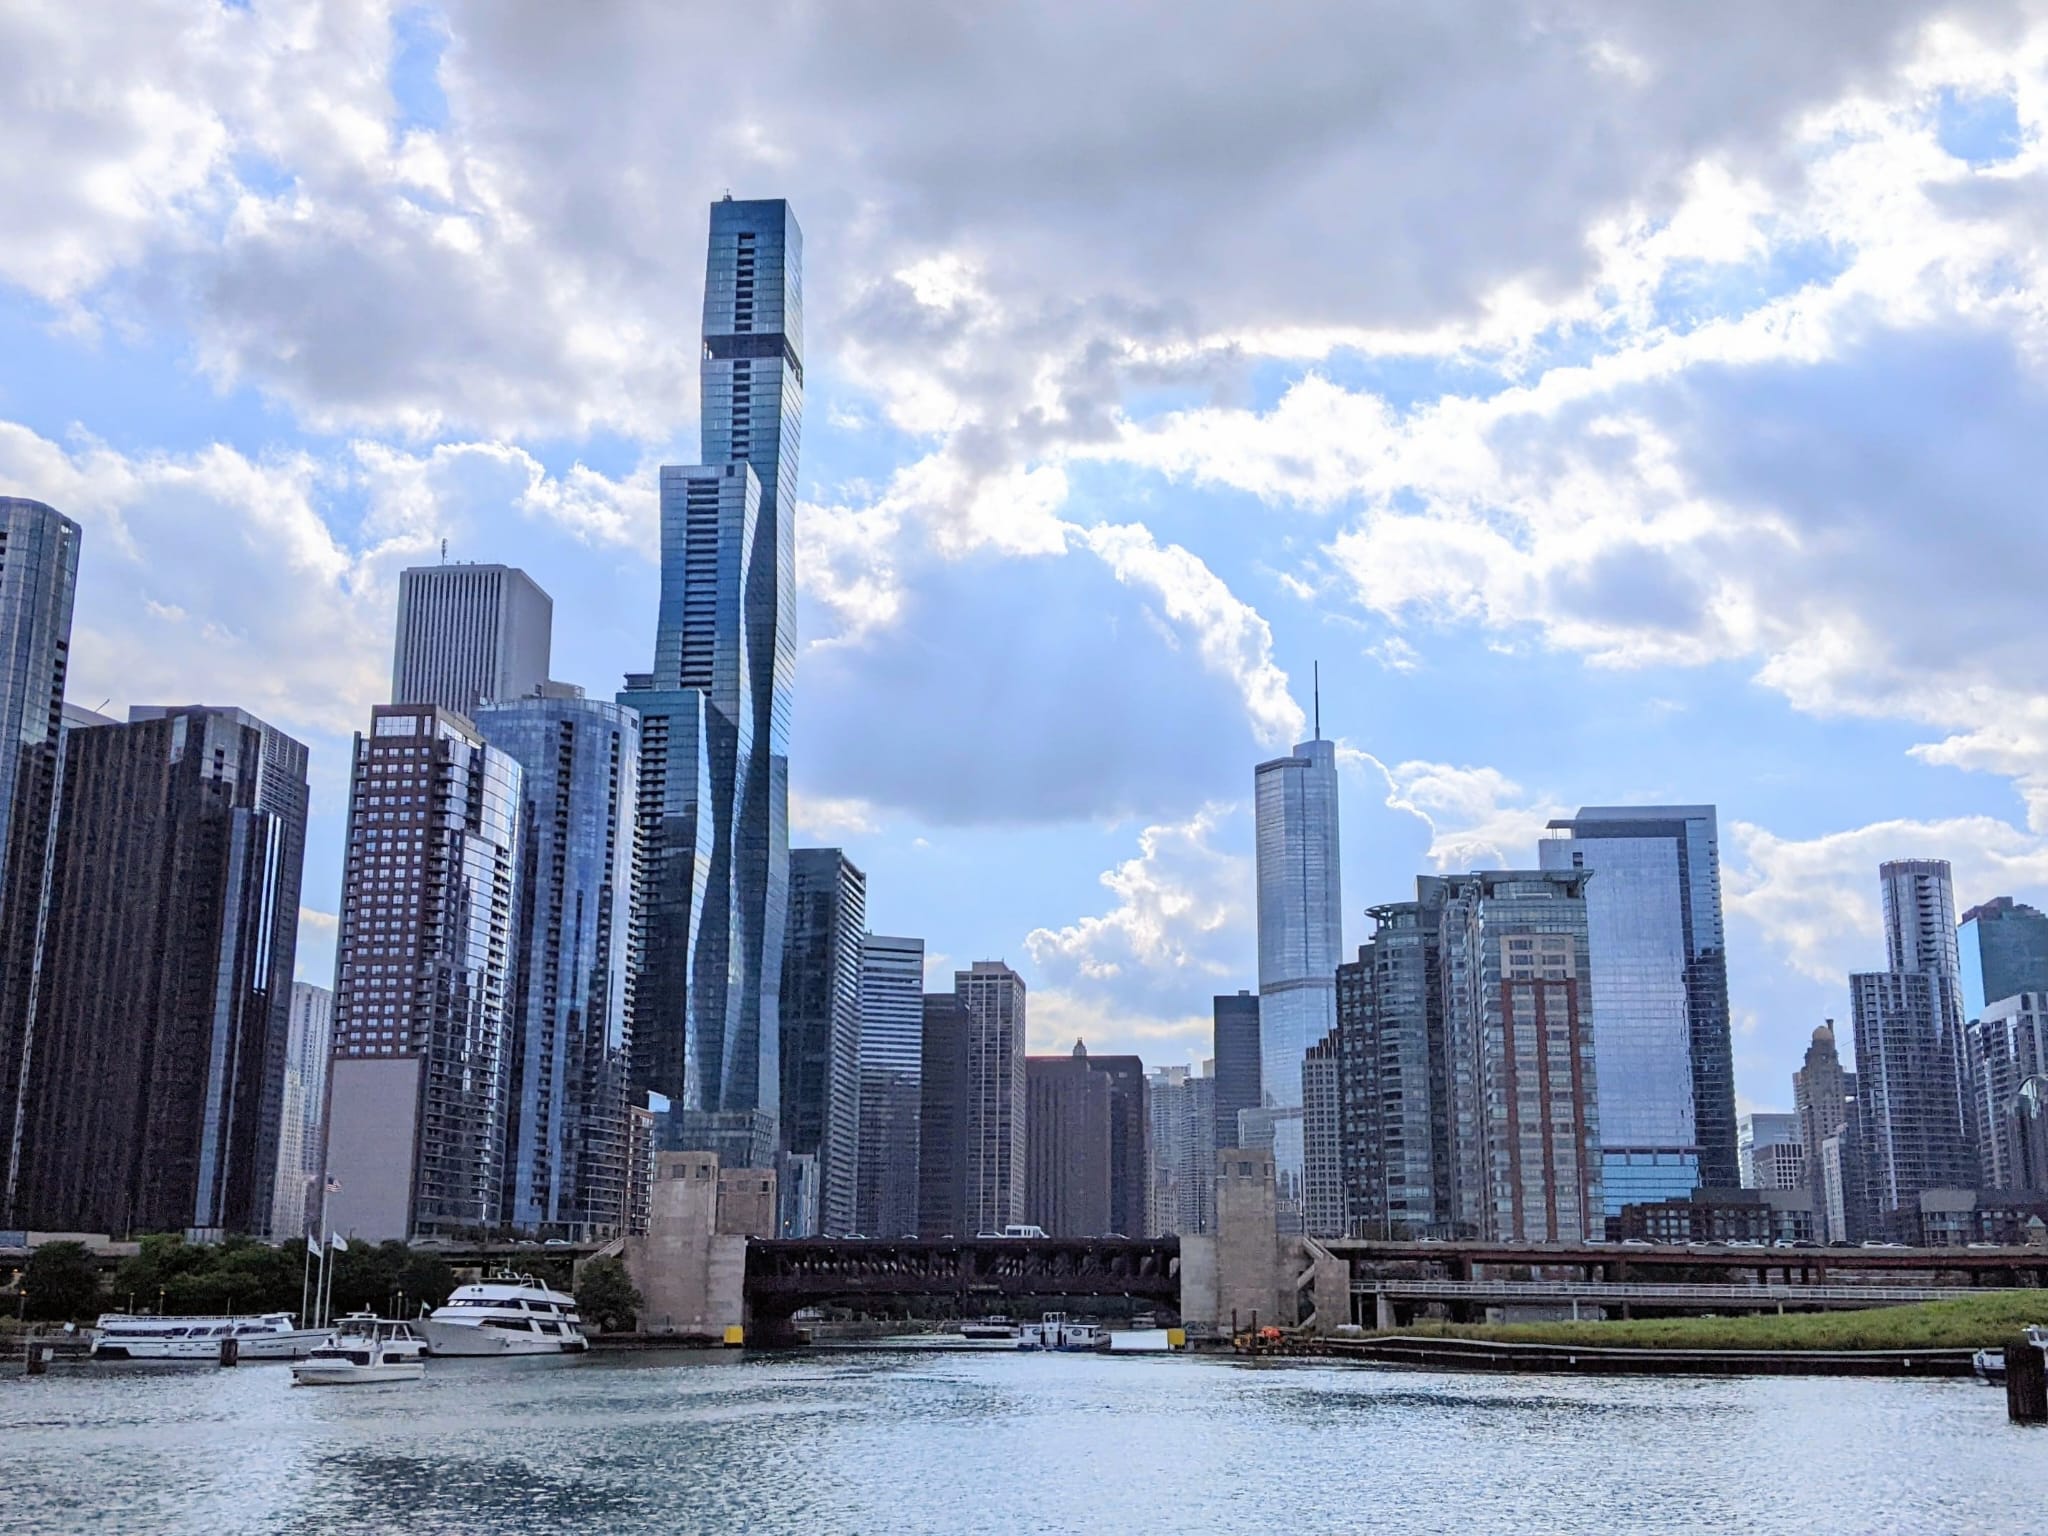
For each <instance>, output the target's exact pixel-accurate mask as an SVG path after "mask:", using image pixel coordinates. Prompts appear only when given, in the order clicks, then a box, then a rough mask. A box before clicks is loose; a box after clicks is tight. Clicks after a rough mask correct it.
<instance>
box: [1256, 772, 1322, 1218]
mask: <svg viewBox="0 0 2048 1536" xmlns="http://www.w3.org/2000/svg"><path fill="white" fill-rule="evenodd" d="M1253 784H1254V789H1255V792H1256V815H1257V833H1258V882H1259V1082H1260V1088H1261V1090H1262V1092H1263V1095H1264V1099H1265V1103H1266V1106H1267V1107H1268V1108H1271V1109H1279V1110H1290V1109H1291V1110H1296V1111H1298V1110H1299V1109H1300V1108H1301V1064H1302V1061H1303V1059H1304V1058H1305V1057H1306V1056H1307V1055H1308V1050H1309V1047H1310V1046H1312V1045H1314V1044H1315V1043H1316V1042H1317V1041H1319V1040H1321V1039H1322V1038H1323V1037H1324V1036H1325V1035H1327V1034H1329V1032H1330V1031H1331V1030H1333V1029H1335V1028H1336V1027H1337V967H1338V965H1339V964H1341V963H1342V961H1343V958H1344V955H1343V950H1344V900H1343V893H1342V891H1341V889H1340V887H1339V881H1338V868H1337V744H1336V743H1335V742H1333V741H1325V740H1323V739H1322V736H1321V735H1320V734H1318V735H1317V736H1316V738H1315V740H1313V741H1305V742H1303V743H1301V745H1299V746H1298V747H1296V748H1295V749H1294V755H1293V756H1292V757H1280V758H1275V759H1274V760H1273V761H1271V762H1269V763H1261V764H1259V766H1258V768H1257V769H1256V770H1254V773H1253ZM1301 1168H1302V1141H1301V1118H1300V1116H1299V1114H1295V1115H1291V1116H1290V1115H1282V1116H1280V1117H1278V1118H1276V1119H1275V1121H1274V1125H1273V1170H1274V1174H1275V1177H1277V1178H1278V1179H1279V1181H1280V1184H1281V1186H1282V1192H1283V1195H1286V1194H1291V1195H1294V1196H1298V1195H1299V1194H1300V1183H1301Z"/></svg>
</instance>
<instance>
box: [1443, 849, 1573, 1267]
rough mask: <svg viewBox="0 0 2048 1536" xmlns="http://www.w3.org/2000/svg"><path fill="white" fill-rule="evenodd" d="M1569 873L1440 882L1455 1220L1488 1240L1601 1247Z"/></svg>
mask: <svg viewBox="0 0 2048 1536" xmlns="http://www.w3.org/2000/svg"><path fill="white" fill-rule="evenodd" d="M1595 883H1597V880H1596V877H1592V876H1589V875H1588V874H1586V873H1583V872H1580V871H1577V870H1542V871H1536V870H1520V871H1497V872H1484V873H1478V874H1471V875H1460V876H1456V877H1453V878H1451V879H1447V880H1446V881H1444V884H1443V914H1444V915H1443V929H1442V932H1443V960H1442V966H1443V991H1444V1022H1445V1035H1446V1054H1447V1057H1448V1059H1449V1062H1450V1074H1449V1075H1450V1083H1451V1093H1452V1100H1451V1127H1452V1138H1451V1162H1452V1167H1453V1170H1454V1174H1455V1177H1456V1181H1457V1182H1456V1203H1457V1216H1458V1219H1459V1220H1460V1221H1461V1222H1463V1223H1465V1224H1467V1225H1468V1226H1469V1228H1470V1229H1471V1230H1472V1231H1473V1232H1474V1234H1475V1235H1477V1236H1478V1237H1480V1238H1482V1239H1484V1240H1487V1241H1493V1242H1567V1243H1571V1242H1583V1241H1585V1240H1586V1239H1587V1238H1589V1237H1599V1236H1602V1235H1603V1227H1604V1219H1603V1212H1602V1205H1601V1190H1600V1175H1601V1171H1602V1168H1601V1158H1600V1120H1599V1100H1598V1086H1597V1085H1598V1082H1599V1075H1598V1072H1597V1070H1596V1067H1595V1064H1594V1040H1595V1039H1596V1038H1597V1036H1596V1031H1597V1029H1598V1024H1599V1015H1598V1014H1597V1013H1596V1012H1595V1011H1594V1009H1593V1007H1592V1006H1591V1000H1592V998H1593V997H1595V996H1597V995H1598V994H1597V987H1598V981H1599V976H1598V973H1597V971H1595V970H1594V969H1593V968H1592V961H1591V951H1590V949H1589V945H1588V942H1587V926H1588V920H1587V911H1586V906H1587V887H1588V886H1589V885H1591V884H1595Z"/></svg>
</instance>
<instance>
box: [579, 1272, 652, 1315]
mask: <svg viewBox="0 0 2048 1536" xmlns="http://www.w3.org/2000/svg"><path fill="white" fill-rule="evenodd" d="M640 1300H641V1298H640V1291H639V1288H638V1287H637V1286H635V1285H634V1284H633V1277H632V1276H631V1275H629V1274H627V1273H626V1266H625V1265H624V1264H623V1263H621V1262H620V1261H619V1260H617V1259H592V1260H591V1261H590V1262H589V1263H588V1264H585V1265H584V1266H583V1273H582V1275H581V1276H580V1277H579V1278H578V1279H577V1281H576V1309H577V1311H579V1312H581V1313H582V1314H583V1320H584V1321H585V1322H589V1323H595V1324H596V1325H597V1326H598V1327H600V1328H602V1329H604V1330H605V1331H607V1332H609V1333H623V1332H630V1331H631V1330H632V1329H633V1328H635V1327H637V1326H638V1324H639V1317H640Z"/></svg>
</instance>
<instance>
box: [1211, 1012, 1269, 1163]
mask: <svg viewBox="0 0 2048 1536" xmlns="http://www.w3.org/2000/svg"><path fill="white" fill-rule="evenodd" d="M1213 1016H1214V1034H1213V1036H1212V1045H1213V1048H1214V1051H1215V1058H1216V1145H1217V1146H1218V1147H1219V1148H1221V1147H1234V1146H1237V1145H1238V1139H1237V1112H1238V1111H1239V1110H1241V1109H1257V1108H1258V1107H1259V1105H1260V1104H1261V1103H1262V1102H1264V1095H1263V1093H1262V1091H1261V1089H1260V1084H1259V1000H1258V998H1256V997H1254V996H1253V995H1252V994H1251V993H1249V992H1239V993H1238V994H1237V995H1236V996H1235V997H1232V996H1229V995H1227V994H1226V995H1225V996H1222V997H1219V998H1217V999H1216V1000H1215V1003H1214V1008H1213Z"/></svg>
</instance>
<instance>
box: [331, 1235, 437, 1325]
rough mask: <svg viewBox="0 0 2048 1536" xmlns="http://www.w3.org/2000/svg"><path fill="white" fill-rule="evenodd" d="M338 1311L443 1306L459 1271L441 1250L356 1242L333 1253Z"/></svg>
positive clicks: (385, 1312) (384, 1313)
mask: <svg viewBox="0 0 2048 1536" xmlns="http://www.w3.org/2000/svg"><path fill="white" fill-rule="evenodd" d="M334 1264H335V1269H334V1292H333V1309H332V1310H333V1313H334V1315H335V1316H336V1317H339V1316H341V1314H342V1313H344V1312H363V1311H368V1312H375V1313H377V1314H379V1315H380V1316H387V1315H390V1314H391V1313H392V1312H393V1311H394V1310H395V1309H400V1308H402V1309H403V1310H404V1311H406V1312H407V1313H412V1312H414V1311H416V1310H417V1309H418V1308H419V1306H420V1305H421V1304H422V1303H424V1304H425V1305H427V1306H429V1307H438V1306H439V1305H440V1304H441V1303H442V1302H444V1301H446V1300H447V1299H448V1293H449V1292H450V1291H452V1290H454V1289H455V1271H454V1270H452V1269H450V1268H449V1267H448V1261H447V1260H445V1259H443V1258H441V1257H440V1256H439V1255H437V1254H433V1253H428V1252H426V1251H424V1250H415V1249H412V1248H408V1247H406V1245H405V1244H404V1243H401V1242H397V1241H392V1242H384V1243H378V1244H377V1245H375V1246H374V1247H372V1246H371V1245H370V1244H368V1243H352V1244H350V1245H349V1247H348V1248H347V1249H346V1250H344V1251H343V1252H341V1253H338V1254H336V1255H335V1256H334Z"/></svg>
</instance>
